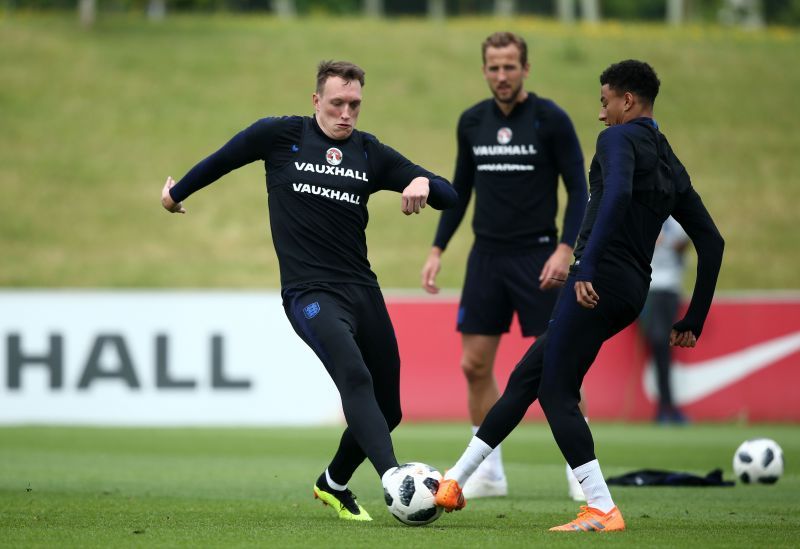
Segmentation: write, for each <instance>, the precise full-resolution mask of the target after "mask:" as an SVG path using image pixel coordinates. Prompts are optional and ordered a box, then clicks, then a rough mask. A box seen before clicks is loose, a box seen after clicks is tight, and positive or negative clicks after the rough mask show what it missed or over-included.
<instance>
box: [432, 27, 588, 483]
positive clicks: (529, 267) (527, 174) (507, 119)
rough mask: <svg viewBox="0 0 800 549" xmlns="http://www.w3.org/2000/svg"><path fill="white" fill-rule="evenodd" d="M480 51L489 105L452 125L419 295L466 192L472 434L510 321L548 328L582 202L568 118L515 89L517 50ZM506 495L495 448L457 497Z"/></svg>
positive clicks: (523, 74)
mask: <svg viewBox="0 0 800 549" xmlns="http://www.w3.org/2000/svg"><path fill="white" fill-rule="evenodd" d="M481 49H482V56H483V75H484V78H485V79H486V82H487V83H488V84H489V89H490V90H491V92H492V98H490V99H486V100H484V101H481V102H480V103H478V104H476V105H474V106H472V107H470V108H469V109H467V110H466V111H464V113H462V115H461V118H460V119H459V121H458V130H457V138H458V155H457V158H456V169H455V176H454V177H453V187H454V188H455V189H456V190H457V191H458V204H457V205H456V207H454V208H452V209H449V210H447V211H445V212H443V213H442V216H441V218H440V220H439V226H438V229H437V231H436V236H435V238H434V241H433V247H432V249H431V251H430V253H429V255H428V258H427V260H426V262H425V265H424V266H423V268H422V287H423V288H424V289H425V290H426V291H428V292H429V293H436V292H438V291H439V288H437V286H436V275H437V274H438V272H439V270H440V268H441V259H440V258H441V255H442V253H443V252H444V250H445V249H446V247H447V244H448V242H449V241H450V238H451V237H452V236H453V234H454V233H455V231H456V229H457V228H458V226H459V224H460V223H461V220H462V219H463V217H464V214H465V213H466V211H467V206H468V204H469V201H470V198H471V196H472V193H473V189H474V192H475V214H474V217H473V220H472V228H473V230H474V232H475V242H474V244H473V246H472V250H471V252H470V255H469V260H468V262H467V273H466V279H465V281H464V288H463V290H462V292H461V303H460V304H459V310H458V323H457V327H458V331H459V332H461V349H462V355H461V368H462V370H463V372H464V376H465V377H466V380H467V387H468V399H467V402H468V408H469V415H470V419H471V420H472V425H473V431H472V432H473V434H474V433H475V432H476V431H477V430H478V427H477V426H478V425H480V424H481V423H482V422H483V419H484V418H485V417H486V412H488V411H489V409H490V408H491V407H492V405H493V404H494V403H495V402H497V399H498V398H499V397H500V392H499V391H498V388H497V381H496V379H495V376H494V359H495V355H496V354H497V349H498V346H499V345H500V337H501V335H502V334H504V333H506V332H508V329H509V327H510V325H511V318H512V316H513V314H514V311H516V312H517V315H518V317H519V323H520V327H521V329H522V335H523V336H525V337H532V336H538V335H540V334H541V333H542V332H544V330H545V328H547V321H548V319H549V318H550V314H551V312H552V311H553V305H554V304H555V302H556V298H557V296H558V290H559V288H560V287H561V286H562V285H563V283H564V282H563V281H564V279H566V277H567V271H568V269H569V263H570V261H571V259H572V247H573V246H574V245H575V239H576V238H577V235H578V229H579V228H580V223H581V219H582V218H583V213H584V210H585V208H586V198H587V192H586V175H585V173H584V164H583V153H582V152H581V147H580V143H579V142H578V137H577V135H576V134H575V128H574V127H573V125H572V122H571V121H570V119H569V116H567V113H565V112H564V111H563V110H562V109H561V108H560V107H559V106H558V105H556V104H555V103H554V102H553V101H552V100H550V99H545V98H543V97H539V96H537V95H536V94H534V93H532V92H529V91H526V90H525V88H524V83H525V79H526V78H527V76H528V74H529V72H530V64H529V63H528V46H527V44H526V43H525V40H524V39H523V38H522V37H521V36H519V35H517V34H514V33H510V32H496V33H494V34H492V35H490V36H489V37H488V38H486V40H484V42H483V44H482V45H481ZM559 175H561V177H562V178H563V180H564V186H565V187H566V189H567V206H566V209H565V211H564V223H563V230H562V231H561V238H558V230H557V228H556V214H557V210H558V178H559ZM567 479H568V481H570V484H569V486H570V495H571V496H572V497H573V498H582V496H583V493H582V492H581V490H580V486H578V484H577V481H576V480H575V477H574V475H573V474H572V471H570V470H567ZM507 491H508V485H507V481H506V476H505V472H504V471H503V463H502V459H501V456H500V447H499V446H498V447H497V448H495V450H494V452H493V453H492V455H491V456H490V457H489V459H487V460H486V461H485V462H484V463H483V465H482V466H481V468H480V469H479V470H478V471H477V472H476V474H475V475H474V476H472V478H470V481H469V483H468V484H467V485H466V486H464V493H465V495H466V496H467V497H473V498H474V497H487V496H503V495H506V493H507Z"/></svg>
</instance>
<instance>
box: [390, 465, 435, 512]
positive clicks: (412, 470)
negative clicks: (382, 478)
mask: <svg viewBox="0 0 800 549" xmlns="http://www.w3.org/2000/svg"><path fill="white" fill-rule="evenodd" d="M441 480H442V474H441V473H440V472H439V471H437V470H436V469H434V468H433V467H431V466H430V465H425V464H424V463H414V462H412V463H404V464H403V465H400V466H398V467H397V469H395V470H394V471H393V472H392V473H391V474H390V475H389V476H388V477H387V478H386V482H384V484H383V497H384V498H385V500H386V507H388V508H389V512H390V513H391V514H392V516H393V517H394V518H396V519H397V520H399V521H400V522H402V523H403V524H408V525H410V526H422V525H423V524H430V523H431V522H433V521H434V520H436V519H438V518H439V517H440V516H441V514H442V508H441V507H437V506H436V491H437V490H438V489H439V481H441Z"/></svg>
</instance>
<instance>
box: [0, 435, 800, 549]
mask: <svg viewBox="0 0 800 549" xmlns="http://www.w3.org/2000/svg"><path fill="white" fill-rule="evenodd" d="M592 428H593V432H594V434H595V442H596V447H597V453H598V456H599V458H600V460H601V463H602V466H603V472H604V473H605V475H606V476H610V475H618V474H622V473H625V472H629V471H631V470H635V469H640V468H660V469H669V470H676V471H688V472H692V473H695V474H706V473H707V472H709V471H710V470H712V469H714V468H717V467H720V468H722V469H723V470H724V471H725V476H726V478H728V479H732V472H731V470H730V469H731V458H732V455H733V451H734V450H735V448H736V447H737V446H738V444H739V443H740V442H741V441H743V440H745V439H747V438H751V437H754V436H767V437H770V438H774V439H775V440H777V441H778V442H779V443H780V444H781V446H782V447H783V450H784V453H785V461H786V463H787V464H788V469H787V471H786V472H785V474H784V476H783V478H782V479H781V480H780V481H779V482H778V483H777V484H776V485H774V486H749V485H737V486H735V487H733V488H653V487H645V488H620V487H612V493H613V495H614V497H615V501H616V502H617V504H618V505H619V506H620V508H621V509H622V511H623V513H624V515H625V519H626V522H627V524H628V531H626V532H624V533H617V534H587V535H580V534H577V535H573V534H557V533H551V532H547V528H548V527H550V526H553V525H555V524H559V523H562V522H566V521H567V520H568V519H571V518H573V515H574V513H575V511H576V510H577V504H575V503H573V502H571V501H570V500H568V499H567V497H566V482H565V479H564V465H563V462H562V459H561V457H560V454H559V453H558V450H557V448H556V446H555V444H554V442H553V440H552V437H551V435H550V432H549V429H548V428H547V426H546V425H545V424H541V423H525V424H523V425H522V426H520V427H519V428H518V429H517V430H516V431H515V432H514V433H512V434H511V436H510V437H509V438H508V439H507V440H506V441H505V443H504V444H503V452H504V457H505V462H506V469H507V473H508V476H509V480H510V485H511V488H510V491H511V493H510V495H509V497H506V498H495V499H489V500H474V501H471V502H469V503H468V505H467V508H466V509H465V510H464V511H462V512H459V513H453V514H450V515H444V516H443V517H442V518H441V519H440V520H439V521H437V522H435V523H433V524H431V525H429V526H425V527H421V528H412V527H408V526H404V525H402V524H400V523H399V522H397V521H396V520H394V519H393V518H392V517H391V516H390V515H389V514H388V512H386V510H385V507H384V505H383V503H382V493H381V488H380V484H379V481H378V479H377V476H376V475H375V473H374V471H373V470H372V469H371V467H370V466H369V465H368V464H365V465H364V466H362V467H361V468H360V469H359V471H358V472H357V474H356V476H355V478H354V479H353V480H352V482H351V483H350V487H351V488H352V489H353V490H354V491H355V492H356V493H357V494H358V495H359V500H360V501H361V503H362V504H363V505H364V506H365V507H366V508H367V509H368V510H369V511H370V513H371V514H372V516H373V518H374V521H373V522H371V523H359V524H352V523H347V522H345V521H340V520H338V519H336V518H335V515H334V513H333V512H332V511H331V510H330V509H327V508H324V507H323V506H322V505H321V504H320V503H319V502H318V501H315V500H314V499H313V498H312V496H311V486H312V483H313V481H314V480H315V478H316V476H317V475H318V474H319V472H320V471H321V470H322V469H323V468H324V467H325V465H326V463H327V460H328V458H329V457H330V455H331V453H332V450H333V448H334V446H335V445H336V443H337V441H338V436H339V434H340V428H338V427H325V428H264V429H130V428H125V429H111V428H77V427H76V428H46V427H6V428H1V429H0V532H2V536H1V537H2V541H0V545H3V546H9V547H45V546H49V547H53V546H59V547H77V546H80V547H128V546H147V547H176V546H185V547H206V546H216V547H222V546H224V547H236V546H263V547H311V546H316V547H392V548H394V547H409V548H419V547H484V548H485V547H526V546H546V547H561V546H564V547H573V546H585V545H586V544H587V543H592V544H603V545H606V546H614V547H616V546H626V547H687V546H690V545H691V546H696V547H796V546H797V538H798V535H800V519H798V511H800V505H798V498H797V493H798V491H799V490H800V474H799V473H798V471H797V468H796V465H795V464H797V463H798V462H800V433H798V430H797V428H796V427H795V426H789V425H769V426H756V427H745V426H738V425H718V424H715V425H690V426H688V427H684V428H663V427H656V426H651V425H648V424H636V425H622V424H599V423H596V424H593V425H592ZM468 433H469V430H468V428H467V427H466V426H464V425H460V424H459V425H456V424H444V425H441V424H406V425H402V426H401V427H400V428H398V430H397V431H396V433H395V437H394V440H395V448H396V451H397V454H398V458H399V459H400V460H401V461H424V462H427V463H430V464H432V465H434V466H436V467H438V468H440V469H445V468H447V467H448V466H450V465H451V464H452V463H453V461H454V460H455V459H456V457H457V456H458V455H459V453H460V452H461V450H462V449H463V447H464V445H465V444H466V442H467V440H468V437H469V435H468Z"/></svg>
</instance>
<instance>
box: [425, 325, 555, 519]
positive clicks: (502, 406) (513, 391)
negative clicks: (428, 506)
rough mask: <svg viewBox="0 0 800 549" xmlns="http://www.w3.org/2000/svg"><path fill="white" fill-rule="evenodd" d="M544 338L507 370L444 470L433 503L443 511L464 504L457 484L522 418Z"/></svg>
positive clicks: (535, 385)
mask: <svg viewBox="0 0 800 549" xmlns="http://www.w3.org/2000/svg"><path fill="white" fill-rule="evenodd" d="M546 340H547V334H546V333H545V334H542V335H541V336H540V337H539V338H538V339H537V340H536V341H535V342H534V343H533V345H531V347H530V348H529V349H528V350H527V351H526V352H525V355H524V356H523V357H522V359H521V360H520V361H519V363H518V364H517V365H516V366H515V367H514V370H513V371H512V372H511V376H510V377H509V379H508V384H507V385H506V389H505V391H503V395H502V396H501V397H500V399H499V400H498V401H497V402H496V403H495V405H494V406H492V408H491V409H490V410H489V413H488V414H486V418H485V419H484V421H483V423H482V424H481V426H480V428H479V429H478V432H477V433H476V434H475V436H473V437H472V440H470V442H469V444H468V446H467V448H466V450H464V453H463V454H462V455H461V457H460V458H459V459H458V461H457V462H456V464H455V465H454V466H453V467H451V468H450V469H448V470H447V472H446V473H445V480H444V481H443V482H442V483H441V484H440V487H439V491H438V492H437V494H436V503H437V504H438V505H440V506H442V507H444V508H445V509H446V510H448V511H452V510H457V509H461V508H462V507H463V506H464V504H465V501H464V498H463V494H462V490H461V487H462V486H465V485H467V484H468V483H469V481H470V479H471V477H472V476H473V474H474V473H475V472H476V470H477V469H478V468H479V467H480V466H481V464H482V463H484V461H485V460H486V458H487V457H488V456H489V455H490V454H491V452H492V450H493V449H494V448H496V447H497V446H499V445H500V443H501V442H502V441H503V440H504V439H505V438H506V437H507V436H508V435H509V434H510V433H511V431H513V430H514V428H515V427H516V426H517V425H518V424H519V423H520V421H522V418H523V417H524V416H525V412H526V411H527V410H528V408H529V407H530V405H531V404H532V403H533V401H534V400H536V396H537V393H538V391H539V382H540V380H541V374H542V364H543V360H542V359H543V350H544V345H545V342H546Z"/></svg>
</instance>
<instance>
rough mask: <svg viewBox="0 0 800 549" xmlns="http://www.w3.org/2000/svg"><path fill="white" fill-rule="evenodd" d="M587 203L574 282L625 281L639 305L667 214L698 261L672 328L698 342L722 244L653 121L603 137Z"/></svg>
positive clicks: (644, 120)
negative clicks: (688, 241) (686, 299)
mask: <svg viewBox="0 0 800 549" xmlns="http://www.w3.org/2000/svg"><path fill="white" fill-rule="evenodd" d="M589 196H590V198H589V206H588V207H587V209H586V215H585V217H584V220H583V224H582V225H581V231H580V234H579V236H578V243H577V245H576V246H575V263H574V264H573V266H572V268H571V272H572V273H573V274H574V276H575V279H576V280H583V281H593V280H597V279H603V280H606V281H612V282H613V281H621V280H624V281H629V282H632V283H631V284H627V286H626V288H625V292H626V294H627V295H628V298H629V300H630V301H631V302H632V303H636V302H638V301H640V300H642V299H643V294H646V292H647V288H648V286H649V284H650V273H651V268H650V264H651V261H652V259H653V249H654V248H655V242H656V239H657V238H658V235H659V232H660V231H661V226H662V225H663V223H664V221H665V220H666V219H667V217H669V216H670V215H672V217H674V218H675V220H676V221H678V223H680V224H681V226H682V227H683V229H684V230H685V231H686V233H687V234H688V235H689V238H691V240H692V243H693V244H694V246H695V249H696V250H697V257H698V262H697V280H696V283H695V288H694V292H693V294H692V299H691V302H690V304H689V310H688V311H687V313H686V316H685V317H684V318H683V319H682V320H681V321H680V322H679V323H676V324H675V327H676V329H679V331H686V330H691V331H692V332H693V333H694V334H695V335H696V336H698V337H699V336H700V333H701V332H702V329H703V324H704V323H705V319H706V316H707V315H708V310H709V308H710V307H711V300H712V298H713V295H714V288H715V287H716V282H717V276H718V274H719V269H720V266H721V264H722V251H723V247H724V241H723V239H722V236H721V235H720V234H719V231H718V230H717V227H716V226H715V225H714V221H713V219H712V218H711V216H710V214H709V213H708V210H706V207H705V205H704V204H703V202H702V200H701V199H700V196H699V195H698V194H697V192H696V191H695V190H694V188H693V187H692V183H691V180H690V178H689V174H688V173H687V172H686V168H684V166H683V164H681V161H680V160H679V159H678V157H677V156H675V153H674V152H673V151H672V148H671V147H670V145H669V142H668V141H667V138H666V137H665V136H664V135H663V134H662V133H661V132H660V131H659V130H658V126H657V124H656V123H655V121H654V120H653V119H652V118H646V117H642V118H637V119H635V120H631V121H629V122H627V123H625V124H619V125H615V126H611V127H609V128H607V129H605V130H603V131H602V132H601V133H600V135H599V136H598V137H597V149H596V153H595V155H594V158H593V159H592V163H591V167H590V169H589ZM631 275H632V276H633V278H631ZM637 281H638V283H637ZM620 297H622V298H625V297H626V296H624V295H622V296H620Z"/></svg>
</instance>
